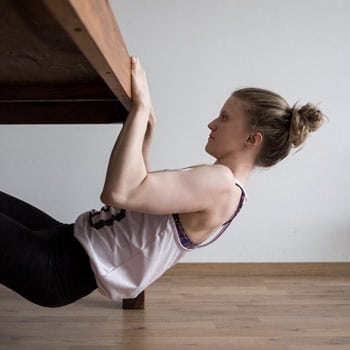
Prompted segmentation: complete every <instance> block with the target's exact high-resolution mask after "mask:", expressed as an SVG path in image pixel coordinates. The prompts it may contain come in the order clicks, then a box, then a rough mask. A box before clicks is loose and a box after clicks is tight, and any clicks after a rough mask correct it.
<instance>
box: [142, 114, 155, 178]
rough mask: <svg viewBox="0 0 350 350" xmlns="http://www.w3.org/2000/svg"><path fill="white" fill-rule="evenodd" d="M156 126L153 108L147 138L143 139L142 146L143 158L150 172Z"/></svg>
mask: <svg viewBox="0 0 350 350" xmlns="http://www.w3.org/2000/svg"><path fill="white" fill-rule="evenodd" d="M154 128H155V116H154V112H153V109H152V110H151V115H150V119H149V121H148V124H147V130H146V133H145V138H144V140H143V146H142V154H143V159H144V162H145V165H146V169H147V171H148V172H150V171H151V167H150V162H149V155H150V148H151V143H152V139H153V134H154Z"/></svg>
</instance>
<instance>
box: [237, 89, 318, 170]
mask: <svg viewBox="0 0 350 350" xmlns="http://www.w3.org/2000/svg"><path fill="white" fill-rule="evenodd" d="M232 97H236V98H238V99H239V100H240V101H241V106H242V108H243V113H244V114H245V116H246V117H247V118H248V128H249V129H250V130H251V131H260V132H261V134H262V136H263V139H262V144H261V148H260V151H259V154H258V156H257V158H256V165H257V166H261V167H269V166H272V165H274V164H276V163H278V162H279V161H280V160H282V159H283V158H285V157H286V156H287V155H288V154H289V152H290V150H291V149H292V148H293V147H294V148H296V147H299V146H301V145H302V144H303V143H304V141H305V139H306V137H307V136H308V134H309V133H310V132H312V131H316V130H317V129H318V128H319V127H320V126H321V125H322V123H323V119H324V118H323V115H322V113H321V112H320V110H319V109H318V108H317V107H316V106H314V105H312V104H310V103H308V104H306V105H304V106H301V107H298V106H297V105H294V106H292V107H290V106H289V104H288V103H287V102H286V101H285V100H284V99H283V98H282V97H281V96H279V95H278V94H276V93H274V92H272V91H269V90H264V89H258V88H244V89H240V90H237V91H235V92H234V93H233V94H232Z"/></svg>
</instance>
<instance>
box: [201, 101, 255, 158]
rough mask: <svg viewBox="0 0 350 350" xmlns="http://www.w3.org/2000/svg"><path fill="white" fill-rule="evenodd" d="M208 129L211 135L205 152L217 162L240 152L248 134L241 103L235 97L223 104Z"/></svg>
mask: <svg viewBox="0 0 350 350" xmlns="http://www.w3.org/2000/svg"><path fill="white" fill-rule="evenodd" d="M208 127H209V129H210V130H211V133H210V135H209V138H208V143H207V145H206V147H205V150H206V151H207V152H208V153H209V154H210V155H212V156H213V157H215V158H216V159H218V160H220V159H222V158H224V157H227V156H232V155H235V154H237V152H240V151H241V150H242V149H243V147H244V143H245V141H246V140H247V138H248V137H249V134H250V132H249V128H248V123H247V117H246V116H245V113H244V110H243V107H242V102H241V101H240V100H239V98H237V97H235V96H231V97H230V98H229V99H228V100H227V101H226V102H225V104H224V105H223V107H222V109H221V111H220V114H219V116H218V117H217V118H216V119H214V120H213V121H212V122H210V123H209V125H208Z"/></svg>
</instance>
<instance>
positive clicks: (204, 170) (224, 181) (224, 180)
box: [190, 164, 234, 190]
mask: <svg viewBox="0 0 350 350" xmlns="http://www.w3.org/2000/svg"><path fill="white" fill-rule="evenodd" d="M190 171H192V172H193V174H195V175H197V176H196V177H201V178H203V179H206V181H208V182H210V183H212V185H213V186H214V187H215V188H217V189H223V190H227V189H229V188H232V185H233V182H234V176H233V174H232V172H231V170H230V169H229V168H228V167H227V166H225V165H221V164H213V165H209V164H208V165H200V166H196V167H193V168H191V169H190Z"/></svg>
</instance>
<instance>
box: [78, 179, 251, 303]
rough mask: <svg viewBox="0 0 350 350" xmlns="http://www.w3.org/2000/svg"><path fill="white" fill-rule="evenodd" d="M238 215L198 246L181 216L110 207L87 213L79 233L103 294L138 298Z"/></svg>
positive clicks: (82, 219) (79, 219) (243, 192)
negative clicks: (180, 219)
mask: <svg viewBox="0 0 350 350" xmlns="http://www.w3.org/2000/svg"><path fill="white" fill-rule="evenodd" d="M235 182H236V184H237V185H238V186H239V187H240V188H241V189H242V196H241V200H240V204H239V206H238V208H237V210H236V212H235V213H234V215H233V216H232V218H231V219H230V220H229V221H228V222H227V223H225V224H224V225H223V226H222V229H221V230H220V232H219V233H218V234H217V235H216V236H215V237H214V239H212V240H209V243H205V244H200V245H195V244H193V243H192V242H191V241H190V240H189V239H188V238H187V236H186V233H185V232H184V230H183V228H182V227H181V223H180V221H179V220H178V216H177V215H176V214H175V215H150V214H144V213H138V212H132V211H126V210H124V209H117V208H113V207H108V206H105V207H103V208H102V209H101V210H100V211H95V210H92V211H90V212H86V213H83V214H81V215H80V216H79V217H78V218H77V220H76V222H75V226H74V236H75V237H76V238H77V239H78V241H79V242H80V243H81V244H82V246H83V247H84V248H85V250H86V252H87V254H88V255H89V257H90V262H91V266H92V270H93V272H94V274H95V278H96V283H97V286H98V289H99V291H100V293H101V294H103V295H105V296H107V297H109V298H111V299H113V300H120V299H125V298H135V297H136V296H137V295H138V294H140V293H141V292H142V291H143V290H145V289H146V288H147V287H148V286H149V285H150V284H152V283H153V282H154V281H155V280H157V279H158V278H159V277H160V276H161V275H163V274H164V272H165V271H166V270H168V269H169V268H170V267H172V266H174V265H175V264H176V263H177V262H178V261H179V260H180V259H181V258H182V257H183V256H184V255H185V254H186V252H188V251H191V250H192V249H194V248H199V247H202V246H206V245H208V244H210V243H212V242H213V241H214V240H216V239H217V238H218V237H219V236H221V235H222V233H223V232H224V231H225V230H226V228H227V227H228V225H229V224H230V222H231V221H232V219H233V217H234V216H236V215H237V214H238V212H239V210H240V208H241V206H242V204H243V202H244V199H245V197H246V195H245V191H244V189H243V187H242V186H241V185H240V184H239V182H238V181H237V180H236V181H235Z"/></svg>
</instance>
